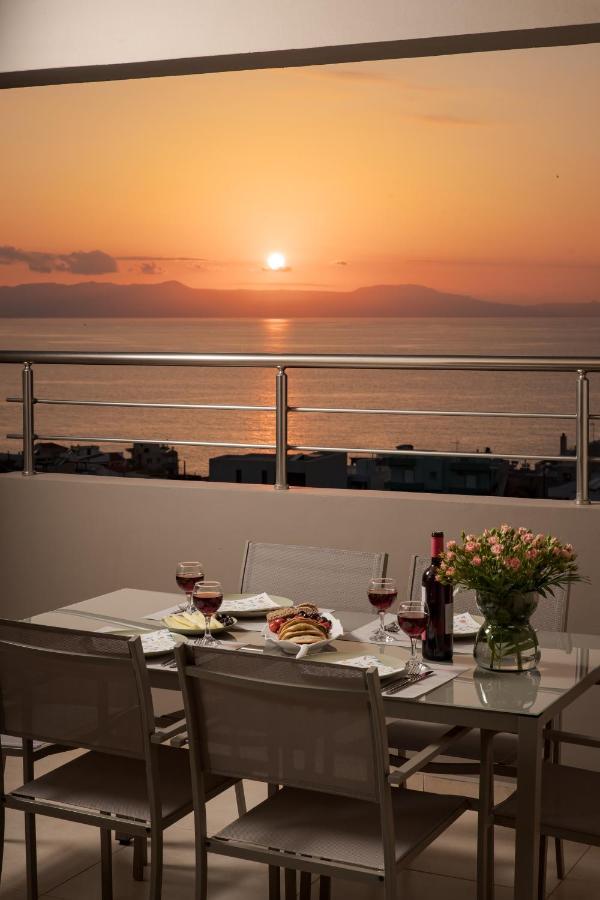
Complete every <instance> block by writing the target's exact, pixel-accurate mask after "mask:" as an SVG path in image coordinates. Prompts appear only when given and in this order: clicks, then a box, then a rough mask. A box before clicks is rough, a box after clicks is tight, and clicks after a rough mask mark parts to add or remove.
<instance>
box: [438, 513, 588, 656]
mask: <svg viewBox="0 0 600 900" xmlns="http://www.w3.org/2000/svg"><path fill="white" fill-rule="evenodd" d="M437 578H438V580H439V581H441V582H442V583H443V584H451V585H454V586H455V587H458V588H463V589H466V590H472V591H475V592H476V595H477V605H478V606H479V608H480V610H481V612H482V613H483V615H484V616H485V622H484V624H483V625H482V626H481V628H480V629H479V633H478V635H477V639H476V641H475V649H474V654H475V658H476V660H477V662H478V664H479V665H480V666H482V667H483V668H486V669H493V670H499V671H512V672H514V671H522V670H526V669H533V668H535V667H536V665H537V663H538V662H539V659H540V651H539V646H538V640H537V635H536V633H535V630H534V629H533V628H532V626H531V624H530V621H529V619H530V617H531V615H532V614H533V613H534V612H535V609H536V607H537V604H538V598H539V597H542V598H544V597H547V596H548V594H553V593H554V590H555V589H556V588H560V587H563V586H564V585H567V584H571V583H572V582H575V581H583V580H584V579H583V578H582V577H581V576H580V575H579V572H578V569H577V562H576V554H575V551H574V550H573V547H572V546H571V544H561V543H560V541H558V540H557V538H555V537H552V536H551V535H545V534H534V533H533V532H532V531H530V530H529V529H528V528H524V527H521V528H513V527H511V526H510V525H501V526H500V528H491V529H488V528H486V529H485V531H484V532H483V534H481V535H473V534H465V532H464V531H463V533H462V535H461V541H460V542H457V541H448V543H447V545H446V550H445V552H444V553H442V555H441V563H440V569H439V573H438V575H437Z"/></svg>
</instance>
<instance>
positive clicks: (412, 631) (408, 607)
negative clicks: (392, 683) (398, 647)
mask: <svg viewBox="0 0 600 900" xmlns="http://www.w3.org/2000/svg"><path fill="white" fill-rule="evenodd" d="M428 619H429V611H428V609H427V604H426V603H425V601H424V600H405V601H404V602H403V603H401V604H400V606H399V607H398V625H399V626H400V628H401V629H402V631H403V632H404V634H406V635H408V637H409V638H410V659H409V660H408V662H407V664H406V671H407V672H408V674H409V675H418V674H419V672H420V671H421V670H422V668H423V659H422V656H421V654H420V653H419V652H418V650H417V646H419V647H420V645H421V641H422V640H423V635H424V634H425V629H426V628H427V620H428Z"/></svg>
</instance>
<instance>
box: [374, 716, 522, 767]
mask: <svg viewBox="0 0 600 900" xmlns="http://www.w3.org/2000/svg"><path fill="white" fill-rule="evenodd" d="M447 731H448V726H447V725H437V724H435V723H432V722H412V721H410V720H409V719H397V720H395V721H393V722H390V723H389V724H388V746H389V747H390V749H392V750H399V751H400V752H402V751H404V750H409V751H411V752H412V751H418V750H423V749H424V748H425V747H427V746H429V744H433V743H435V742H436V741H437V740H438V739H439V738H440V737H441V736H442V735H443V734H444V733H445V732H447ZM492 746H493V755H494V762H495V763H498V764H502V765H514V764H515V763H516V760H517V750H518V740H517V736H516V735H515V734H504V733H500V734H497V735H496V736H495V737H494V740H493V744H492ZM446 755H447V756H451V757H453V758H454V757H459V758H460V759H468V760H478V759H480V755H481V747H480V738H479V732H478V731H469V732H468V733H467V734H466V735H465V736H464V737H463V738H461V739H460V740H458V741H455V743H454V744H452V747H451V748H450V749H449V750H448V751H447V753H446ZM442 760H443V757H439V758H438V759H437V760H436V762H442ZM456 762H457V763H458V760H456Z"/></svg>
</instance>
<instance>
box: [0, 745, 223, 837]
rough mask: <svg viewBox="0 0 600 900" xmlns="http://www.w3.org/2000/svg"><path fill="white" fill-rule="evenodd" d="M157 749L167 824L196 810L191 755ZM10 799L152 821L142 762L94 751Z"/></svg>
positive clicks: (218, 785)
mask: <svg viewBox="0 0 600 900" xmlns="http://www.w3.org/2000/svg"><path fill="white" fill-rule="evenodd" d="M157 750H158V769H159V772H158V784H159V785H160V792H161V801H162V815H163V821H164V820H165V819H173V818H180V817H182V816H184V815H187V814H188V813H189V812H191V810H192V806H193V804H192V785H191V776H190V763H189V756H188V753H187V751H186V750H181V749H178V748H175V747H162V746H161V747H158V748H157ZM233 783H234V782H233V781H231V780H229V779H222V778H213V779H211V781H210V782H209V784H208V786H207V793H208V795H209V796H215V794H217V793H220V791H221V790H224V789H225V788H226V787H229V786H230V785H231V784H233ZM11 795H12V796H14V797H16V798H24V797H25V798H27V799H35V800H36V802H38V803H40V802H41V803H43V802H44V801H47V802H48V803H60V804H61V805H67V806H71V807H75V808H77V809H83V810H98V811H102V812H103V813H109V814H114V815H117V816H123V817H125V818H128V819H135V820H137V821H141V822H149V821H150V804H149V800H148V790H147V781H146V764H145V762H144V761H143V760H140V759H130V758H128V757H123V756H111V755H109V754H105V753H97V752H95V751H92V752H89V753H84V754H83V755H82V756H78V757H77V758H76V759H74V760H72V761H71V762H68V763H66V764H65V765H64V766H59V767H58V768H57V769H54V770H53V771H52V772H48V773H47V774H46V775H42V776H41V777H40V778H35V779H34V780H33V781H29V782H28V783H27V784H24V785H23V786H22V787H19V788H17V789H16V790H14V791H12V792H11ZM9 796H10V795H9Z"/></svg>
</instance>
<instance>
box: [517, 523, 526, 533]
mask: <svg viewBox="0 0 600 900" xmlns="http://www.w3.org/2000/svg"><path fill="white" fill-rule="evenodd" d="M517 531H518V532H519V534H527V532H528V531H529V529H528V528H524V527H523V525H520V526H519V527H518V529H517Z"/></svg>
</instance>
